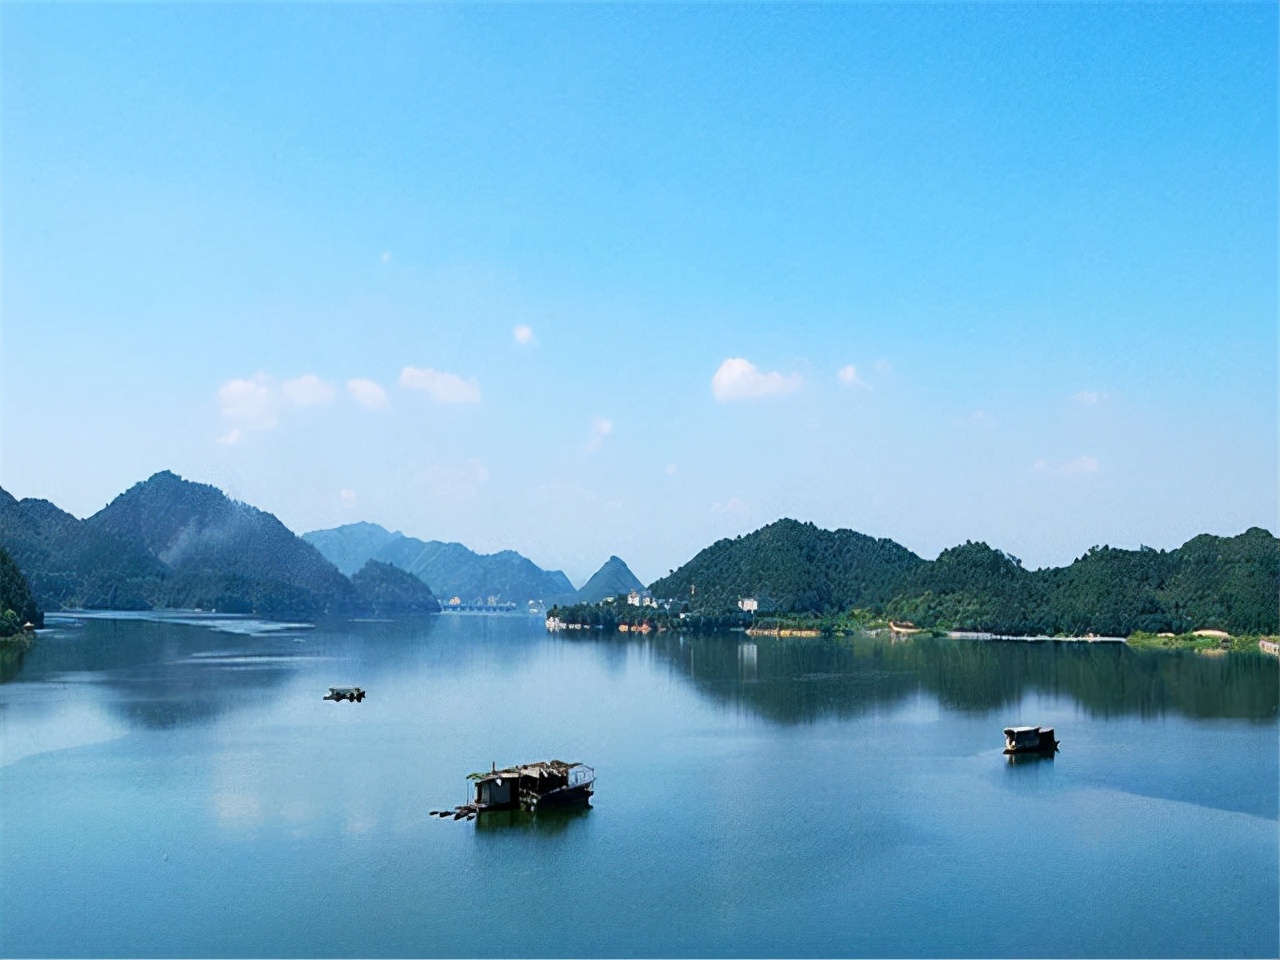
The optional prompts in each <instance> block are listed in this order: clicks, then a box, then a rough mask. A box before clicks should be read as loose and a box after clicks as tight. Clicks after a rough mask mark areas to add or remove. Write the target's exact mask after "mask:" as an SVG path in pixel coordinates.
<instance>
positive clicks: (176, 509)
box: [0, 471, 369, 616]
mask: <svg viewBox="0 0 1280 960" xmlns="http://www.w3.org/2000/svg"><path fill="white" fill-rule="evenodd" d="M0 546H3V547H4V548H5V549H6V550H8V551H9V552H10V554H11V555H12V556H13V559H14V560H15V562H17V564H18V566H19V567H20V568H21V569H22V571H23V572H24V573H25V574H26V575H27V577H28V579H29V581H30V583H31V587H32V591H33V592H34V594H35V598H36V601H37V603H38V604H39V605H40V606H41V607H42V608H43V609H45V610H57V609H63V608H68V607H85V608H90V609H116V610H139V609H149V608H152V607H187V608H190V607H201V608H205V609H217V610H221V611H225V612H232V613H259V614H263V615H266V616H322V615H325V614H348V613H363V612H366V611H367V610H368V609H369V607H368V605H367V603H366V601H365V600H364V598H363V597H362V596H361V595H360V593H359V591H357V590H356V588H355V587H354V586H352V584H351V582H350V581H349V580H348V579H347V578H346V577H344V576H343V575H342V574H341V573H339V572H338V571H337V570H336V569H335V568H334V567H333V565H332V564H330V563H329V562H328V561H327V560H325V559H324V558H323V557H322V556H321V555H320V554H319V553H318V552H317V551H316V550H315V549H314V548H313V547H311V546H309V545H307V544H306V543H303V542H302V541H301V540H300V539H298V538H297V537H295V536H294V535H293V534H292V533H291V532H290V531H289V530H288V528H286V527H285V526H284V524H282V523H281V522H280V521H279V520H277V519H276V518H275V517H274V516H272V515H271V514H269V513H264V512H263V511H261V510H257V509H255V508H253V507H250V506H248V505H247V504H243V503H237V502H235V501H233V500H231V499H229V498H228V497H227V496H225V495H224V494H223V493H222V492H221V491H219V490H218V489H216V488H215V487H211V486H207V485H205V484H198V483H190V482H188V481H185V480H183V479H181V478H180V477H178V476H176V475H174V474H172V473H169V472H167V471H166V472H163V473H158V474H156V475H155V476H153V477H151V478H150V479H149V480H147V481H145V482H143V483H139V484H136V485H134V486H133V487H131V488H130V489H129V490H128V491H126V492H125V493H123V494H121V495H120V496H119V497H117V498H116V499H115V500H113V501H112V502H111V503H110V504H109V505H108V506H106V507H105V508H103V509H102V510H100V511H99V512H98V513H96V514H94V515H93V516H91V517H89V518H88V519H86V520H78V519H76V518H75V517H73V516H72V515H71V514H69V513H66V512H65V511H62V510H59V509H58V508H57V507H55V506H53V504H51V503H48V502H47V501H44V500H22V501H17V500H15V499H14V498H13V497H12V496H10V495H9V494H8V493H5V492H4V491H0Z"/></svg>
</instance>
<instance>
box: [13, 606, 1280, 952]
mask: <svg viewBox="0 0 1280 960" xmlns="http://www.w3.org/2000/svg"><path fill="white" fill-rule="evenodd" d="M51 626H52V629H50V630H48V631H46V632H44V633H42V635H41V637H40V639H39V641H38V642H37V644H36V646H34V647H33V648H32V649H31V650H30V651H29V652H28V653H27V654H26V655H25V656H23V657H21V658H18V657H16V656H12V655H10V656H9V658H8V659H6V660H3V661H2V662H0V679H2V680H3V681H4V682H3V684H0V878H2V889H0V953H2V954H4V955H5V956H15V955H21V956H46V955H76V956H85V955H88V956H156V955H160V956H185V955H199V956H210V957H213V956H238V955H239V956H295V955H303V956H328V955H348V956H369V957H378V956H403V955H413V956H427V955H447V956H472V955H482V956H494V955H497V956H513V955H519V956H524V955H534V956H544V955H550V956H580V955H592V956H615V955H625V956H635V955H641V956H669V955H679V956H704V955H715V956H748V955H766V956H879V957H893V956H1017V957H1035V956H1123V957H1145V956H1162V957H1182V956H1205V957H1208V956H1235V957H1246V956H1271V957H1274V956H1276V955H1277V952H1278V950H1280V919H1278V916H1277V903H1278V901H1280V832H1278V825H1277V805H1278V794H1280V771H1278V768H1277V757H1278V755H1280V744H1278V742H1277V739H1278V728H1277V703H1278V700H1280V666H1278V665H1277V662H1276V661H1275V660H1274V659H1270V658H1262V657H1230V658H1217V659H1211V658H1206V657H1201V656H1196V655H1190V654H1188V655H1182V654H1167V653H1145V654H1138V653H1135V652H1133V651H1130V650H1128V649H1127V648H1125V647H1123V646H1117V645H1103V644H1096V645H1085V644H1053V643H1045V644H1018V643H983V642H972V641H929V640H920V639H917V640H914V641H910V642H906V643H898V644H894V643H891V642H890V641H888V640H887V639H886V640H878V639H872V638H865V639H858V640H856V641H822V640H765V639H759V640H756V641H755V642H754V643H751V642H745V641H746V638H744V637H743V636H742V635H740V634H739V635H729V636H725V637H717V638H685V639H681V638H680V637H677V636H668V635H666V634H663V635H661V636H652V635H651V636H650V637H648V638H644V639H641V638H636V639H626V638H623V637H616V638H600V637H598V636H591V635H586V636H583V635H578V634H571V635H568V636H550V637H549V636H547V635H546V633H545V632H544V631H543V629H542V625H541V622H540V621H537V620H532V619H530V620H525V619H521V618H512V617H487V618H486V617H459V616H437V617H434V618H430V619H426V620H423V621H418V622H412V623H394V624H393V623H347V624H338V625H320V626H318V627H316V628H314V629H306V628H303V627H298V626H295V627H287V626H286V627H283V628H280V627H279V626H278V625H270V624H261V623H254V622H249V621H233V622H222V623H215V624H213V625H212V626H210V625H209V624H207V623H206V624H205V625H200V624H191V623H177V622H160V623H157V622H147V621H139V620H99V619H85V620H78V621H56V622H54V621H51ZM218 626H220V627H222V628H223V629H214V628H213V627H218ZM231 631H237V632H231ZM349 684H359V685H360V686H363V687H364V688H365V689H366V690H368V699H366V700H365V701H364V702H363V703H361V704H351V703H331V702H326V701H323V700H321V696H322V695H323V694H324V693H325V692H326V690H327V689H328V687H330V686H340V685H349ZM1019 723H1034V724H1041V725H1052V726H1054V727H1056V728H1057V731H1058V737H1059V739H1060V740H1061V741H1062V751H1061V753H1059V754H1058V756H1057V758H1056V759H1054V760H1051V761H1038V762H1033V763H1025V764H1018V765H1010V764H1009V763H1007V762H1006V759H1005V757H1003V756H1002V754H1001V747H1002V746H1003V737H1002V734H1001V729H1002V728H1003V727H1005V726H1006V725H1010V724H1019ZM552 757H556V758H562V759H565V760H581V761H584V762H586V763H589V764H591V765H593V766H594V767H595V768H596V771H597V778H598V779H597V784H596V786H597V793H596V798H595V801H594V805H593V807H592V808H591V809H589V810H584V811H579V812H562V813H559V814H539V815H537V816H536V817H527V816H523V815H520V816H512V815H505V816H504V815H493V816H491V817H484V818H481V819H480V820H479V821H477V822H474V823H465V822H457V823H455V822H453V821H441V820H437V819H435V818H432V817H428V816H427V811H428V810H431V809H434V808H439V807H442V806H445V805H449V806H452V805H454V804H457V803H461V802H463V801H464V800H466V799H467V798H468V795H467V789H466V782H465V779H464V778H465V776H466V774H467V773H468V772H470V771H473V770H478V769H488V767H489V765H490V763H491V762H497V763H498V765H499V766H501V765H504V764H510V763H514V762H518V761H525V760H534V759H548V758H552Z"/></svg>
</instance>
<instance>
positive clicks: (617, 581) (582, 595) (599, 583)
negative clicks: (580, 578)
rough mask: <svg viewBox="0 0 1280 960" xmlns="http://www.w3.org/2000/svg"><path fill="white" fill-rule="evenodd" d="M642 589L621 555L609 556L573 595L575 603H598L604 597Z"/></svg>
mask: <svg viewBox="0 0 1280 960" xmlns="http://www.w3.org/2000/svg"><path fill="white" fill-rule="evenodd" d="M643 589H644V584H643V583H641V582H640V579H639V578H638V577H637V576H636V575H635V574H634V573H632V572H631V568H630V567H628V566H627V565H626V563H625V562H624V561H623V560H622V558H621V557H616V556H615V557H610V558H609V559H608V560H606V561H605V562H604V564H603V565H602V566H601V567H600V569H599V570H597V571H596V572H595V573H593V574H592V575H591V578H590V579H589V580H587V582H586V583H584V584H583V585H582V586H581V587H579V588H578V592H577V593H576V594H575V595H574V598H573V599H574V602H575V603H599V602H600V601H601V600H603V599H605V597H625V596H627V594H629V593H631V592H632V591H633V590H636V591H639V590H643Z"/></svg>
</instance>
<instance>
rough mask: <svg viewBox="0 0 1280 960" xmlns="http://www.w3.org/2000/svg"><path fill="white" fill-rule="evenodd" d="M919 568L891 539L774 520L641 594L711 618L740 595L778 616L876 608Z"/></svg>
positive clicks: (712, 549) (702, 556) (719, 546)
mask: <svg viewBox="0 0 1280 960" xmlns="http://www.w3.org/2000/svg"><path fill="white" fill-rule="evenodd" d="M924 562H925V561H923V560H921V559H920V558H919V557H917V556H916V555H915V554H914V553H912V552H911V551H910V550H908V549H907V548H906V547H904V546H901V545H900V544H897V543H894V542H893V541H892V540H877V539H875V538H873V537H868V536H866V535H864V534H861V533H855V532H854V531H852V530H822V529H820V528H818V527H816V526H814V525H813V524H812V523H800V522H798V521H796V520H778V521H777V522H775V523H771V524H769V525H768V526H766V527H762V528H760V529H759V530H757V531H755V532H754V533H750V534H747V535H746V536H742V537H735V538H734V539H732V540H728V539H726V540H720V541H717V542H716V543H714V544H712V545H711V546H709V547H707V548H706V549H705V550H703V551H702V552H701V553H699V554H698V555H697V556H696V557H694V558H693V559H692V560H690V561H689V562H688V563H686V564H685V565H684V566H682V567H681V568H680V569H679V570H676V571H673V572H672V573H670V574H669V575H667V576H665V577H663V578H662V579H660V580H657V581H655V582H654V583H653V584H652V585H651V586H650V587H649V589H650V590H651V591H652V592H653V594H654V595H655V596H658V597H670V598H678V599H681V600H688V601H689V602H690V604H691V606H693V607H694V608H696V609H699V610H705V611H708V612H711V613H719V612H723V611H729V610H733V609H735V608H736V606H737V603H738V600H739V599H741V598H743V597H756V598H757V599H759V601H760V604H761V607H762V608H765V607H767V608H768V609H770V610H774V611H777V612H779V613H801V612H813V613H834V612H839V611H843V610H848V609H850V608H851V607H875V606H880V605H883V604H884V603H886V602H887V601H888V600H889V599H890V598H891V597H893V596H894V594H895V593H896V592H897V590H898V588H899V586H900V585H901V584H902V582H903V581H904V579H905V578H906V577H907V576H908V575H909V574H911V573H912V572H913V571H915V570H916V569H918V568H919V567H920V566H921V565H922V564H923V563H924Z"/></svg>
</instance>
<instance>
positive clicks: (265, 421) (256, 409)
mask: <svg viewBox="0 0 1280 960" xmlns="http://www.w3.org/2000/svg"><path fill="white" fill-rule="evenodd" d="M218 406H219V407H220V408H221V410H222V416H223V419H224V420H226V421H228V422H229V423H230V424H231V425H232V429H231V433H229V434H227V436H226V437H224V438H223V442H226V443H236V442H238V441H239V440H242V439H243V438H244V434H245V432H246V431H248V430H270V429H271V428H272V427H274V426H275V425H276V424H277V423H279V422H280V417H279V413H278V410H279V401H278V399H277V397H276V391H275V384H274V383H273V382H272V380H271V378H270V377H268V376H267V375H266V374H265V373H259V374H256V375H255V376H254V377H253V378H252V379H249V380H228V381H227V382H226V383H224V384H223V385H222V386H220V387H219V388H218Z"/></svg>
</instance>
